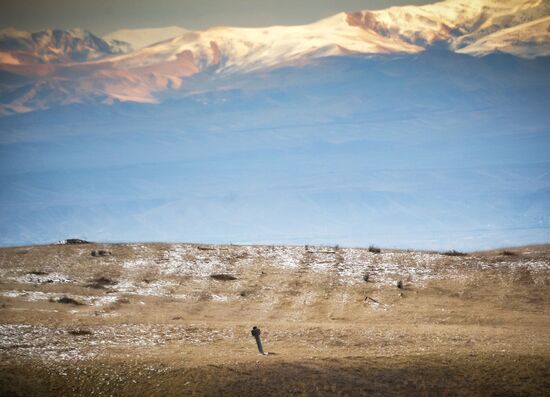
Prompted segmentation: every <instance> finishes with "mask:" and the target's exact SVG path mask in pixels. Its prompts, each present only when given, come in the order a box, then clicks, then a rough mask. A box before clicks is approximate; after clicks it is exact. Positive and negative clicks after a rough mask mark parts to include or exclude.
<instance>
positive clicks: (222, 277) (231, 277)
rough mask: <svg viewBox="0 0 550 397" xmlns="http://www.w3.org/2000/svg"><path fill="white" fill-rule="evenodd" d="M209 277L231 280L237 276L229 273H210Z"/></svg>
mask: <svg viewBox="0 0 550 397" xmlns="http://www.w3.org/2000/svg"><path fill="white" fill-rule="evenodd" d="M210 278H213V279H214V280H219V281H233V280H236V279H237V277H235V276H232V275H231V274H211V275H210Z"/></svg>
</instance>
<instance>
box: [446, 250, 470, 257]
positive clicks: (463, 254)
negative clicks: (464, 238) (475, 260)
mask: <svg viewBox="0 0 550 397" xmlns="http://www.w3.org/2000/svg"><path fill="white" fill-rule="evenodd" d="M443 255H445V256H466V255H468V254H465V253H464V252H460V251H456V250H450V251H445V252H444V253H443Z"/></svg>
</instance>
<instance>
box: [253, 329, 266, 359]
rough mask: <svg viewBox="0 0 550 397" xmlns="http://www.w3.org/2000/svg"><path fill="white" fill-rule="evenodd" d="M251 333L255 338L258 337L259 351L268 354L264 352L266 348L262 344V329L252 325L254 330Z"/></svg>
mask: <svg viewBox="0 0 550 397" xmlns="http://www.w3.org/2000/svg"><path fill="white" fill-rule="evenodd" d="M250 333H251V334H252V336H253V337H254V339H256V344H257V345H258V351H259V352H260V354H263V355H266V353H264V348H263V346H262V340H261V339H260V335H261V333H262V331H260V329H259V328H258V327H256V326H254V327H252V331H251V332H250Z"/></svg>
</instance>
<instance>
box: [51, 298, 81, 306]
mask: <svg viewBox="0 0 550 397" xmlns="http://www.w3.org/2000/svg"><path fill="white" fill-rule="evenodd" d="M57 303H63V304H65V305H76V306H81V305H83V303H80V302H78V301H76V300H74V299H73V298H69V297H68V296H62V297H61V298H59V299H58V300H57Z"/></svg>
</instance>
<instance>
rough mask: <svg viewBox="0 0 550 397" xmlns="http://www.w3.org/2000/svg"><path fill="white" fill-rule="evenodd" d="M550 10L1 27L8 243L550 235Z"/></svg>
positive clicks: (431, 9) (465, 244)
mask: <svg viewBox="0 0 550 397" xmlns="http://www.w3.org/2000/svg"><path fill="white" fill-rule="evenodd" d="M549 54H550V3H549V2H547V1H534V0H529V1H527V0H507V1H493V0H480V1H458V0H447V1H443V2H440V3H435V4H430V5H425V6H406V7H392V8H389V9H386V10H379V11H368V10H364V11H359V12H355V13H340V14H337V15H334V16H331V17H328V18H325V19H323V20H321V21H318V22H316V23H312V24H310V25H303V26H272V27H266V28H231V27H220V28H211V29H208V30H205V31H196V32H194V31H189V30H186V29H184V28H180V27H167V28H165V29H142V30H130V29H124V27H121V29H120V30H118V31H115V32H113V33H110V34H108V35H106V36H105V37H103V38H101V37H98V36H96V35H94V34H93V33H90V32H86V31H83V30H78V29H75V30H71V31H62V30H55V29H52V30H44V31H41V32H35V33H29V32H22V31H18V30H15V29H5V30H3V31H1V32H0V115H1V116H2V117H0V166H1V168H0V183H1V185H2V189H0V204H1V206H0V208H1V209H0V220H1V222H0V244H4V245H12V244H27V243H38V242H51V241H55V240H61V239H64V238H67V237H82V238H88V239H94V240H101V241H127V240H131V241H204V242H247V243H248V242H249V243H263V242H267V243H276V242H280V243H294V244H303V243H323V244H325V243H327V244H336V243H339V244H342V245H368V244H371V243H374V244H379V245H385V246H393V247H403V248H428V249H466V250H468V249H470V250H472V249H478V248H489V247H495V246H509V245H519V244H526V243H535V242H548V240H550V220H549V219H548V214H550V162H549V161H548V157H549V156H548V154H549V153H550V130H549V127H548V126H549V125H550V116H549V114H548V113H549V112H548V109H550V58H549V57H548V55H549Z"/></svg>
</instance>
